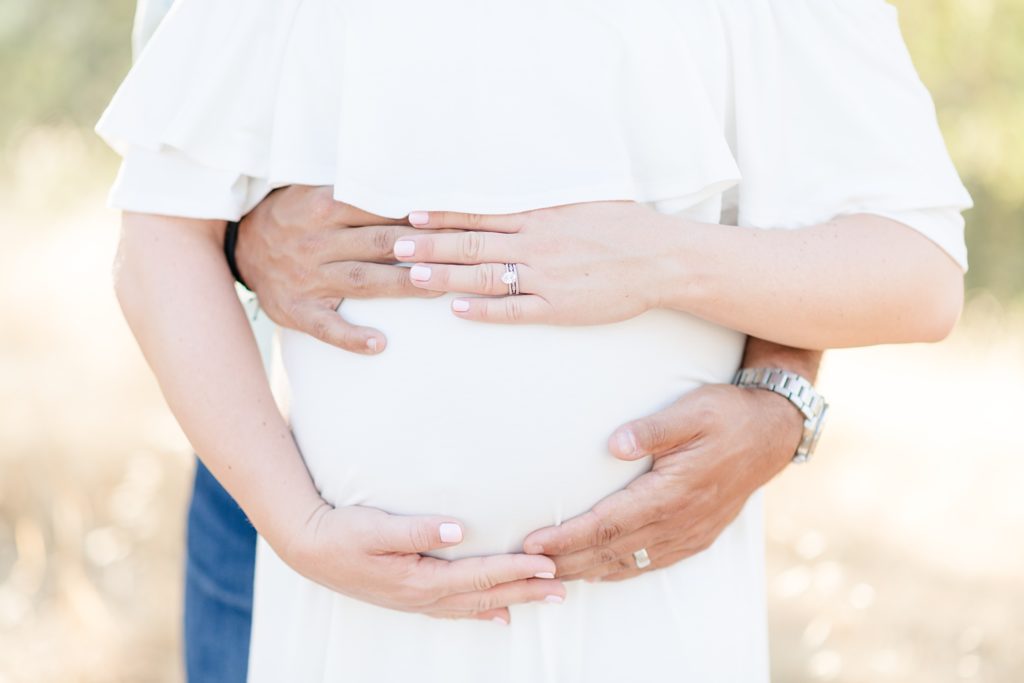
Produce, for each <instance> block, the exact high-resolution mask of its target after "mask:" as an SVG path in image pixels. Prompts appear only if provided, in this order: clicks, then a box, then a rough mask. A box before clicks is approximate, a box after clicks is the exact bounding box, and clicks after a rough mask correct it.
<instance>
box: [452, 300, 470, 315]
mask: <svg viewBox="0 0 1024 683" xmlns="http://www.w3.org/2000/svg"><path fill="white" fill-rule="evenodd" d="M452 310H453V311H455V312H456V313H465V312H466V311H468V310H469V302H468V301H466V300H465V299H454V300H453V301H452Z"/></svg>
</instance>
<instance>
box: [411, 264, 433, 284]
mask: <svg viewBox="0 0 1024 683" xmlns="http://www.w3.org/2000/svg"><path fill="white" fill-rule="evenodd" d="M409 277H411V278H412V279H413V280H416V281H417V282H426V281H427V280H429V279H430V267H429V266H413V267H412V268H410V269H409Z"/></svg>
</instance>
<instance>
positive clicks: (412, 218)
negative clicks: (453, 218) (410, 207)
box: [409, 211, 430, 225]
mask: <svg viewBox="0 0 1024 683" xmlns="http://www.w3.org/2000/svg"><path fill="white" fill-rule="evenodd" d="M409 222H410V223H412V224H413V225H426V224H427V223H429V222H430V214H429V213H427V212H426V211H413V212H412V213H410V214H409Z"/></svg>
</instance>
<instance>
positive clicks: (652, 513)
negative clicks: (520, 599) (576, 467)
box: [523, 472, 661, 555]
mask: <svg viewBox="0 0 1024 683" xmlns="http://www.w3.org/2000/svg"><path fill="white" fill-rule="evenodd" d="M654 476H657V475H656V474H655V473H653V472H649V473H647V474H644V475H642V476H641V477H640V478H639V479H636V480H634V481H633V483H631V484H630V485H629V486H627V487H626V488H624V489H622V490H621V491H616V492H615V493H613V494H611V495H610V496H608V497H606V498H604V499H602V500H601V501H600V502H599V503H598V504H597V505H595V506H594V507H593V508H591V509H590V510H589V511H587V512H584V513H583V514H582V515H579V516H577V517H573V518H572V519H570V520H568V521H566V522H564V523H562V524H561V525H559V526H549V527H546V528H544V529H538V530H537V531H534V532H533V533H531V534H530V535H529V536H527V537H526V539H525V540H524V542H523V548H524V550H525V551H526V552H528V553H543V554H545V555H568V554H569V553H574V552H579V551H580V550H584V549H586V548H590V547H593V546H606V545H609V544H610V543H613V542H614V541H616V540H618V539H619V538H621V537H622V536H625V535H626V534H629V533H632V532H634V531H636V530H637V529H639V528H641V527H643V526H646V525H647V524H651V523H653V522H656V521H659V519H660V516H661V502H660V499H659V498H658V497H657V496H655V495H654V494H653V492H652V491H650V490H646V488H645V489H644V490H641V487H639V486H637V482H640V480H641V479H644V478H645V477H654Z"/></svg>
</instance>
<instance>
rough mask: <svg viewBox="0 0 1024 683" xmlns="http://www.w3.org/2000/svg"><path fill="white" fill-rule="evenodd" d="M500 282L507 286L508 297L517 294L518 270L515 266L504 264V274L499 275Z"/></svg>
mask: <svg viewBox="0 0 1024 683" xmlns="http://www.w3.org/2000/svg"><path fill="white" fill-rule="evenodd" d="M501 281H502V282H504V283H505V284H506V285H508V295H509V296H515V295H516V294H519V269H518V268H517V267H516V264H514V263H506V264H505V272H504V273H502V274H501Z"/></svg>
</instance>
